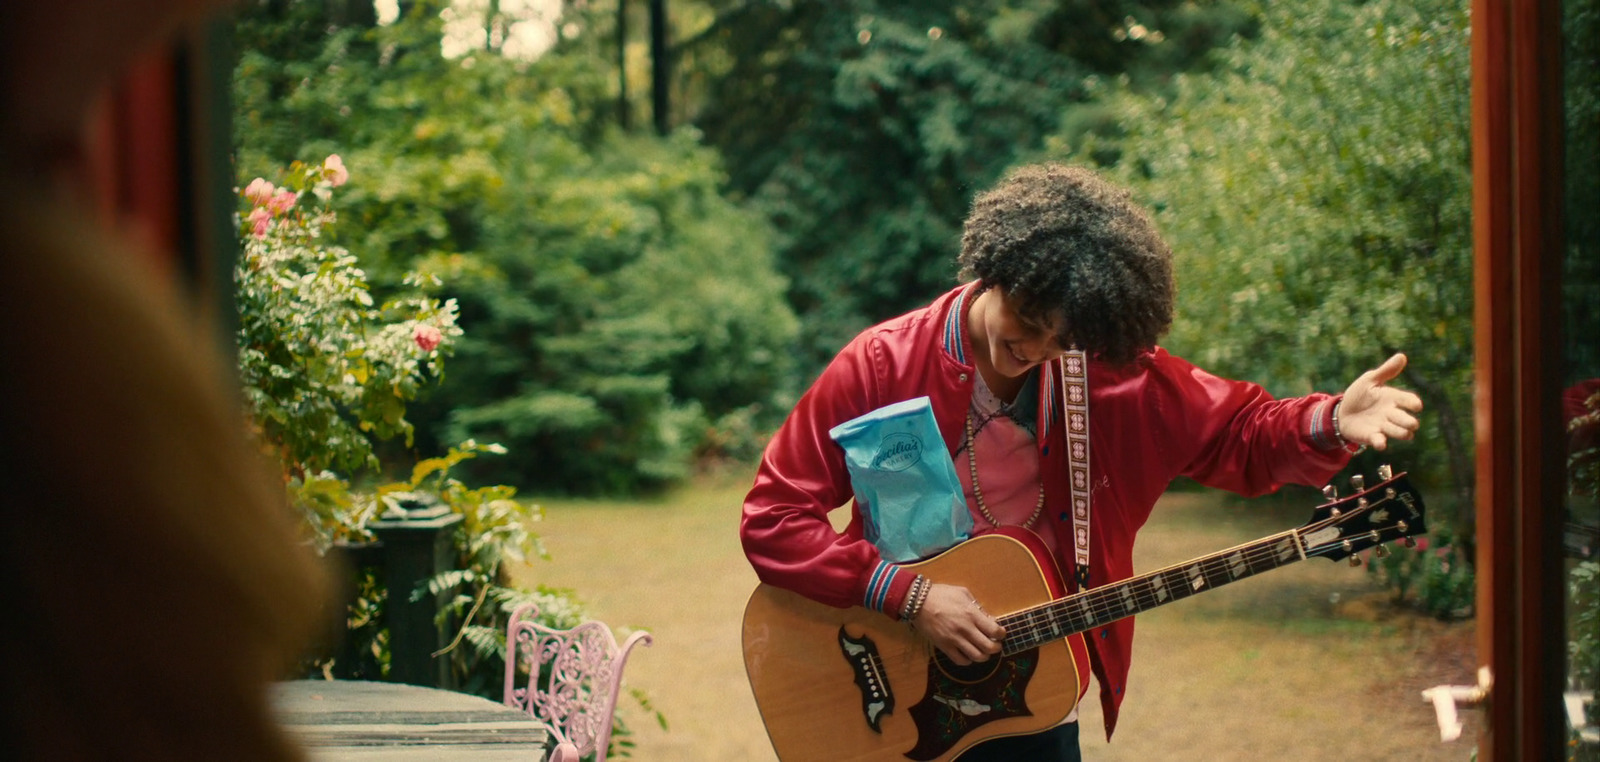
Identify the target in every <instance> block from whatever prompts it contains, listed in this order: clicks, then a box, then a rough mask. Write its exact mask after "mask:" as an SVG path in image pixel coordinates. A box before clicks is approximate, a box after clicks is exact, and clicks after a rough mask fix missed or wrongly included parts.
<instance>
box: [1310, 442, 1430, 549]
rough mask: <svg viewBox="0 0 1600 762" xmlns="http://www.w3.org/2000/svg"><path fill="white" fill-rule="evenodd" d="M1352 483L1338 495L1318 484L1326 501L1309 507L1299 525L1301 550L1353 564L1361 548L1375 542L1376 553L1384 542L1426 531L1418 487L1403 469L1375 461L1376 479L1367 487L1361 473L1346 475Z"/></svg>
mask: <svg viewBox="0 0 1600 762" xmlns="http://www.w3.org/2000/svg"><path fill="white" fill-rule="evenodd" d="M1350 486H1351V487H1353V488H1354V489H1355V492H1354V494H1351V495H1350V496H1348V497H1339V493H1338V490H1337V488H1335V487H1334V486H1333V485H1328V486H1327V487H1324V488H1323V489H1322V494H1323V496H1324V497H1326V498H1328V502H1326V503H1323V504H1322V505H1319V506H1317V507H1316V509H1314V510H1313V511H1312V513H1311V521H1309V522H1307V523H1306V525H1305V526H1303V527H1300V529H1299V535H1300V540H1301V542H1302V543H1304V545H1305V552H1306V555H1307V556H1308V557H1309V556H1321V557H1323V558H1328V559H1333V560H1337V559H1341V558H1348V559H1350V565H1351V566H1359V565H1360V564H1361V559H1360V558H1358V557H1357V556H1356V554H1357V553H1360V552H1361V551H1363V550H1366V549H1367V548H1373V547H1376V548H1377V549H1378V550H1377V551H1376V552H1377V553H1378V554H1379V555H1383V554H1386V553H1387V552H1388V549H1387V548H1385V547H1384V543H1386V542H1389V541H1390V540H1404V541H1405V542H1406V543H1407V544H1408V545H1409V544H1411V543H1413V542H1414V541H1413V540H1411V539H1410V538H1412V537H1415V536H1417V535H1420V534H1425V533H1427V531H1428V525H1427V520H1426V519H1427V517H1426V514H1425V511H1424V509H1423V505H1422V493H1420V492H1418V491H1417V490H1416V488H1415V487H1412V486H1411V482H1410V481H1408V480H1407V479H1406V475H1405V474H1404V473H1400V474H1395V473H1393V472H1392V471H1391V470H1390V468H1389V467H1388V466H1379V467H1378V483H1377V484H1374V485H1372V486H1371V487H1368V486H1367V485H1366V478H1365V477H1363V476H1360V475H1356V476H1353V477H1351V478H1350Z"/></svg>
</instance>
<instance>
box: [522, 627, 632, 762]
mask: <svg viewBox="0 0 1600 762" xmlns="http://www.w3.org/2000/svg"><path fill="white" fill-rule="evenodd" d="M537 614H538V606H537V605H536V604H533V603H525V604H523V605H521V606H519V607H517V609H516V610H515V611H513V612H512V613H511V622H510V623H509V624H508V625H506V683H505V694H504V700H505V704H506V706H509V707H514V708H516V709H521V710H523V711H526V712H528V713H529V714H531V715H533V716H534V717H535V718H537V719H539V720H540V721H541V722H543V723H544V724H545V727H546V728H547V729H548V730H549V732H550V735H551V738H552V740H553V741H555V744H556V745H555V748H554V750H553V751H552V752H551V754H550V760H551V762H578V760H579V759H581V758H582V757H583V756H584V755H586V754H589V753H591V752H592V753H594V755H595V762H605V759H606V747H607V746H608V745H609V744H610V742H611V721H612V716H613V714H614V713H615V712H616V708H617V695H618V693H619V692H620V691H621V689H622V670H623V667H625V666H626V665H627V663H628V654H629V653H630V652H632V651H633V648H634V646H637V645H639V644H640V643H643V644H645V645H650V644H651V643H652V642H653V638H651V637H650V634H649V633H647V632H636V633H634V634H632V635H630V636H628V639H627V640H626V641H623V644H622V646H621V647H618V646H617V639H616V637H615V636H613V635H612V634H611V628H609V627H607V626H606V625H605V624H603V623H601V622H595V621H589V622H584V623H583V624H580V625H578V626H577V627H574V628H572V629H570V630H554V629H551V628H549V627H546V626H544V625H542V624H539V623H537V622H535V621H534V617H535V616H536V615H537ZM524 674H525V675H527V676H526V677H524ZM519 683H520V684H519Z"/></svg>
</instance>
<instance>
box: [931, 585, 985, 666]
mask: <svg viewBox="0 0 1600 762" xmlns="http://www.w3.org/2000/svg"><path fill="white" fill-rule="evenodd" d="M911 626H913V627H915V628H917V631H918V632H920V633H922V634H923V635H925V636H927V638H928V640H930V641H932V642H933V645H934V647H935V648H938V649H939V650H940V651H943V652H944V655H945V656H948V657H950V661H953V662H955V663H956V664H959V665H962V666H965V665H968V664H971V663H973V662H978V661H987V660H988V659H989V657H991V656H993V655H995V654H997V653H1000V643H1001V641H1002V640H1003V639H1004V638H1005V636H1006V629H1005V628H1004V627H1001V626H1000V624H999V623H998V622H996V621H995V620H994V617H992V616H989V613H988V612H986V611H984V610H983V607H982V606H979V605H978V601H977V600H976V599H974V598H973V597H972V593H971V592H969V591H968V590H967V589H966V588H964V587H961V586H958V585H941V584H939V583H937V582H935V583H934V584H933V587H932V588H931V589H929V591H928V599H927V600H926V601H924V602H923V604H922V610H921V611H918V612H917V615H916V617H914V618H912V620H911Z"/></svg>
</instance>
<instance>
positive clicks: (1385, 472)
mask: <svg viewBox="0 0 1600 762" xmlns="http://www.w3.org/2000/svg"><path fill="white" fill-rule="evenodd" d="M1378 478H1379V479H1381V480H1383V481H1389V480H1390V479H1393V478H1394V469H1393V468H1390V467H1389V464H1388V463H1385V464H1383V465H1381V466H1378Z"/></svg>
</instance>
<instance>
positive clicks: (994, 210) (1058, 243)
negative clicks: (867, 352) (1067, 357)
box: [956, 164, 1176, 363]
mask: <svg viewBox="0 0 1600 762" xmlns="http://www.w3.org/2000/svg"><path fill="white" fill-rule="evenodd" d="M956 262H957V264H959V265H960V267H961V278H962V279H963V280H971V279H974V278H976V279H978V280H979V281H981V285H980V288H983V289H989V288H996V287H998V288H1000V289H1001V290H1002V291H1003V292H1004V293H1005V294H1006V299H1007V301H1008V302H1009V303H1010V304H1011V305H1012V308H1013V309H1015V310H1016V311H1017V312H1018V313H1019V314H1020V315H1021V316H1022V317H1024V318H1027V319H1030V320H1034V321H1038V322H1041V323H1045V324H1048V323H1049V322H1051V321H1053V320H1056V319H1058V318H1059V319H1060V321H1061V322H1059V323H1058V324H1057V325H1058V326H1060V330H1061V331H1062V333H1061V334H1060V335H1058V336H1057V337H1056V341H1057V343H1058V344H1060V345H1061V346H1063V347H1067V346H1073V345H1076V346H1077V347H1078V348H1080V349H1083V350H1085V351H1087V352H1088V353H1089V354H1090V355H1094V356H1098V357H1101V358H1103V359H1105V360H1108V361H1111V362H1114V363H1128V362H1131V361H1133V360H1134V359H1136V358H1137V357H1138V356H1139V355H1140V353H1142V352H1144V351H1146V350H1149V349H1151V348H1153V347H1154V346H1155V343H1156V341H1157V340H1158V339H1159V338H1161V336H1162V335H1163V334H1165V333H1166V332H1167V329H1168V328H1169V327H1170V326H1171V325H1172V307H1173V301H1174V298H1175V291H1176V288H1175V286H1174V284H1173V278H1172V250H1171V249H1170V248H1168V246H1167V244H1166V242H1165V241H1163V240H1162V239H1161V236H1160V234H1159V233H1157V232H1156V228H1155V224H1154V223H1153V222H1152V221H1151V219H1150V216H1149V214H1148V213H1146V212H1145V210H1144V209H1142V208H1141V207H1139V206H1138V205H1136V204H1134V203H1133V201H1132V199H1131V197H1130V194H1129V193H1128V191H1126V190H1124V189H1122V188H1119V187H1117V186H1115V185H1112V184H1111V183H1109V182H1107V181H1105V180H1104V179H1102V178H1101V177H1100V176H1099V175H1097V174H1095V173H1094V172H1091V171H1089V170H1087V169H1082V168H1079V167H1069V166H1065V165H1061V164H1041V165H1036V166H1028V167H1023V168H1021V169H1018V170H1016V171H1014V172H1012V173H1011V174H1009V175H1007V176H1006V177H1005V178H1004V179H1003V180H1001V181H1000V183H999V185H996V186H995V187H994V188H993V189H992V190H989V191H988V192H985V193H982V194H980V195H979V196H978V197H977V198H976V199H974V200H973V202H972V213H971V214H970V215H968V216H967V221H966V225H965V232H964V233H963V234H962V236H961V254H960V256H959V257H957V259H956Z"/></svg>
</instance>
